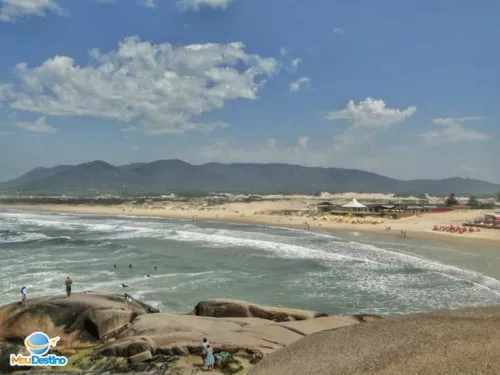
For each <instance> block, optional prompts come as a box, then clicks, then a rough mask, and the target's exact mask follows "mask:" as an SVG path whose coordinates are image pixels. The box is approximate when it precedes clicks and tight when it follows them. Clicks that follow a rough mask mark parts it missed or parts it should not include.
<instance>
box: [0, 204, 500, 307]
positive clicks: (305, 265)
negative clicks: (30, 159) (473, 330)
mask: <svg viewBox="0 0 500 375" xmlns="http://www.w3.org/2000/svg"><path fill="white" fill-rule="evenodd" d="M481 252H483V253H481ZM129 264H132V265H133V268H131V269H130V268H129ZM492 264H493V266H492ZM498 264H500V259H499V258H498V255H497V252H495V251H494V250H492V249H487V248H484V249H479V250H478V249H476V248H474V249H471V248H470V247H467V245H464V246H462V247H456V246H450V245H441V244H435V243H431V242H425V241H417V240H413V239H412V238H409V239H407V240H404V239H400V238H397V237H396V236H394V237H383V236H368V235H363V234H360V233H356V232H352V231H350V232H335V234H334V235H332V234H328V233H314V232H310V231H305V230H295V229H287V228H270V227H265V226H256V225H242V224H230V223H221V222H192V221H189V220H188V221H173V220H168V219H163V218H140V217H111V216H106V217H103V216H96V215H73V214H59V213H40V212H27V211H16V210H1V211H0V304H5V303H9V302H13V301H16V300H18V299H19V290H20V289H21V287H22V286H26V287H27V291H28V298H34V297H41V296H46V295H61V294H64V279H65V277H66V276H70V277H71V278H72V279H73V291H74V292H78V291H84V290H100V291H108V292H113V293H124V292H127V293H129V294H131V295H132V296H133V297H134V298H137V299H140V300H142V301H144V302H147V303H149V304H152V305H153V306H155V307H157V308H159V309H160V310H161V311H164V312H174V313H185V312H188V311H190V310H192V308H193V307H194V306H195V304H196V303H197V302H198V301H201V300H204V299H211V298H233V299H241V300H247V301H252V302H256V303H260V304H266V305H274V306H290V307H297V308H304V309H313V310H320V311H322V312H325V313H329V314H353V313H372V314H382V315H395V314H406V313H414V312H425V311H431V310H436V309H441V308H458V307H463V306H480V305H491V304H498V303H500V282H499V281H497V280H496V278H495V277H498V276H497V275H496V274H495V272H496V270H497V269H498V268H497V267H496V266H497V265H498ZM114 265H116V269H115V268H114ZM155 267H157V269H156V270H155ZM148 274H149V275H151V278H146V277H145V276H146V275H148ZM122 283H124V284H126V285H128V287H127V288H124V287H122Z"/></svg>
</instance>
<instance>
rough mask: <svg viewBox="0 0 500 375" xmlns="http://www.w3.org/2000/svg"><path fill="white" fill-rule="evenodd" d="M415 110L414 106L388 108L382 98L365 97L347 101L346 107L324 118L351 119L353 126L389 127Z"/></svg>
mask: <svg viewBox="0 0 500 375" xmlns="http://www.w3.org/2000/svg"><path fill="white" fill-rule="evenodd" d="M416 111H417V108H416V107H408V108H406V109H403V110H401V109H395V108H388V107H386V104H385V102H384V101H383V100H380V99H372V98H366V99H365V100H362V101H360V102H359V104H356V103H354V101H353V100H351V101H349V103H348V104H347V107H346V108H344V109H341V110H336V111H333V112H330V113H329V114H327V115H326V116H325V119H326V120H344V119H345V120H352V122H353V124H354V125H355V126H360V127H390V126H392V125H393V124H396V123H398V122H402V121H404V120H406V119H407V118H409V117H411V116H413V115H414V114H415V112H416Z"/></svg>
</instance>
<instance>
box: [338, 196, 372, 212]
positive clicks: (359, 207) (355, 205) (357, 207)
mask: <svg viewBox="0 0 500 375" xmlns="http://www.w3.org/2000/svg"><path fill="white" fill-rule="evenodd" d="M342 208H347V209H348V210H349V211H350V210H353V211H368V207H367V206H365V205H364V204H361V203H359V202H358V200H357V199H356V198H353V199H352V201H350V202H349V203H347V204H344V205H343V206H342Z"/></svg>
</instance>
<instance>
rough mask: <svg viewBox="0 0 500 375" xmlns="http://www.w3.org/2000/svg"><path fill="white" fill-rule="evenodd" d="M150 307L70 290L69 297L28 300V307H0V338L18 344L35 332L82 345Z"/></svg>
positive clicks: (62, 342) (117, 328)
mask: <svg viewBox="0 0 500 375" xmlns="http://www.w3.org/2000/svg"><path fill="white" fill-rule="evenodd" d="M150 311H152V309H151V308H150V307H149V306H147V305H145V304H143V303H140V302H138V301H134V302H132V303H131V310H130V311H129V310H127V309H125V305H124V302H123V299H122V297H121V296H119V295H114V294H103V293H94V292H86V293H74V294H73V295H72V296H71V298H65V297H45V298H38V299H32V300H30V301H29V304H28V306H26V307H23V306H21V305H20V304H19V303H13V304H10V305H7V306H4V307H2V308H0V333H1V335H0V337H3V338H4V339H5V340H7V341H9V342H17V343H22V342H23V341H24V338H25V337H26V336H28V335H29V334H31V333H33V332H35V331H43V332H45V333H46V334H47V335H49V336H51V337H54V336H59V337H60V338H61V340H60V345H62V346H65V345H71V346H72V347H75V346H86V345H87V344H90V345H92V344H94V343H98V342H99V341H100V340H101V339H104V338H106V337H109V336H112V335H115V334H117V333H119V332H120V330H122V329H124V328H125V327H126V326H127V325H128V324H129V323H130V322H131V321H132V320H133V319H134V318H135V317H137V316H140V315H143V314H147V313H148V312H150Z"/></svg>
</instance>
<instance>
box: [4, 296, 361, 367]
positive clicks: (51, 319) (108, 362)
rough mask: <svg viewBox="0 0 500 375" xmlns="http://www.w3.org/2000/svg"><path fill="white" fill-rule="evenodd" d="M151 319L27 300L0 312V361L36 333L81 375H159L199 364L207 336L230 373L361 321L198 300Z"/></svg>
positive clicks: (136, 308)
mask: <svg viewBox="0 0 500 375" xmlns="http://www.w3.org/2000/svg"><path fill="white" fill-rule="evenodd" d="M151 312H154V310H153V309H152V308H151V307H149V306H147V305H145V304H142V303H140V302H138V301H134V302H133V303H132V308H131V310H127V309H126V308H125V304H124V302H123V299H122V297H121V296H119V295H113V294H105V293H94V292H87V293H75V294H73V295H72V297H71V298H70V299H67V298H65V297H46V298H40V299H33V300H30V304H29V305H28V306H27V307H22V306H21V305H19V304H11V305H7V306H4V307H2V308H0V359H1V360H2V363H3V364H5V363H6V362H5V361H4V359H7V363H8V357H9V354H10V353H11V352H12V353H19V352H22V351H23V350H25V348H23V345H22V344H23V341H24V338H25V337H26V336H28V335H29V334H31V333H33V332H35V331H43V332H45V333H47V334H48V335H49V336H51V337H54V336H59V337H61V340H60V342H59V345H58V346H57V348H55V350H54V351H55V352H59V354H62V355H66V356H68V357H69V358H70V367H71V368H72V369H76V370H79V371H81V373H102V372H115V371H120V372H132V373H134V372H138V373H166V371H167V370H168V369H169V368H170V366H171V363H172V362H173V361H174V362H175V361H176V360H177V359H178V358H179V357H183V358H191V357H190V356H196V357H192V358H194V360H195V361H196V362H198V363H199V362H200V359H199V355H200V354H201V352H202V346H201V340H202V339H203V338H204V337H207V338H208V339H209V340H210V342H211V344H212V345H213V347H214V349H215V351H216V352H220V351H225V352H229V353H232V354H233V357H232V359H231V360H230V361H227V362H225V366H226V367H227V369H226V371H228V372H231V371H236V370H238V369H240V368H241V366H242V364H241V363H242V362H241V361H243V362H244V363H246V364H247V365H248V364H249V363H250V364H255V363H257V362H259V361H260V360H261V359H262V358H263V357H264V355H267V354H269V353H272V352H274V351H276V350H278V349H281V348H283V347H286V346H287V345H290V344H292V343H294V342H296V341H298V340H300V339H301V338H303V337H304V336H306V335H309V334H312V333H314V332H318V331H321V330H325V329H333V328H339V327H343V326H346V325H353V324H354V325H357V324H360V323H362V322H363V319H361V318H358V317H340V316H325V314H321V313H318V312H315V311H305V310H297V309H288V308H278V307H268V306H260V305H256V304H252V303H248V302H243V301H234V300H211V301H203V302H200V303H199V304H198V305H197V306H196V308H195V310H194V312H192V313H190V314H185V315H175V314H165V313H158V312H156V313H154V314H152V313H151ZM2 340H3V341H4V343H3V344H2V343H1V342H2ZM26 354H27V353H26ZM237 358H239V359H240V361H239V360H238V359H237ZM181 362H182V361H181ZM188 362H189V361H188ZM188 362H186V363H188ZM186 366H192V361H191V362H190V365H186ZM7 367H8V366H7ZM11 370H12V369H9V368H6V369H3V368H2V369H1V370H0V372H8V371H11ZM33 371H34V370H33Z"/></svg>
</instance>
